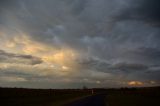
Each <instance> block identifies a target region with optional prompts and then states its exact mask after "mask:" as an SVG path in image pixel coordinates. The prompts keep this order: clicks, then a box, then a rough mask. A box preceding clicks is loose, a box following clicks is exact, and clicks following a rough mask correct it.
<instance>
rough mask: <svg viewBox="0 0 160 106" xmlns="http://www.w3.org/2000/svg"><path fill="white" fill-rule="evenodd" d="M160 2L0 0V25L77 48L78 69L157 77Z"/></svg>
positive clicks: (159, 59) (130, 0)
mask: <svg viewBox="0 0 160 106" xmlns="http://www.w3.org/2000/svg"><path fill="white" fill-rule="evenodd" d="M159 4H160V2H159V0H45V1H44V0H16V1H15V2H14V3H11V2H10V1H9V0H7V1H3V3H1V4H0V5H1V6H0V15H1V18H0V26H1V27H5V28H7V29H8V30H11V31H12V33H19V30H20V31H22V32H24V33H27V34H28V35H29V36H30V37H31V38H32V39H33V40H36V41H39V42H41V43H45V44H47V45H51V46H54V47H57V48H59V49H61V48H63V47H70V48H72V49H74V50H76V51H78V53H79V54H80V55H81V56H80V58H79V59H77V61H76V62H77V63H78V64H80V65H81V68H82V70H94V71H99V72H105V73H111V74H112V75H115V76H119V75H124V77H126V78H128V79H136V78H137V79H138V78H140V79H147V78H148V79H157V80H159V77H158V76H159V75H160V73H159V71H160V70H159V65H160V36H159V35H160V27H159V24H160V6H159ZM8 36H11V35H8Z"/></svg>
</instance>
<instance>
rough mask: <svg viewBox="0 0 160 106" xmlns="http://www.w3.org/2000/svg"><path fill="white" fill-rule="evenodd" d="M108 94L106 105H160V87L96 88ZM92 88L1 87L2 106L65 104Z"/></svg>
mask: <svg viewBox="0 0 160 106" xmlns="http://www.w3.org/2000/svg"><path fill="white" fill-rule="evenodd" d="M94 92H95V93H94V94H98V93H102V94H106V100H105V101H106V106H160V87H153V88H125V89H124V88H123V89H94ZM91 93H92V90H91V89H61V90H59V89H22V88H0V106H63V105H64V104H67V103H70V102H72V101H75V100H78V99H81V98H84V97H87V96H91V95H92V94H91Z"/></svg>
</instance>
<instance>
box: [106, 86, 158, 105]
mask: <svg viewBox="0 0 160 106" xmlns="http://www.w3.org/2000/svg"><path fill="white" fill-rule="evenodd" d="M106 104H107V106H160V89H159V88H139V89H121V90H112V91H110V93H109V94H108V95H107V99H106Z"/></svg>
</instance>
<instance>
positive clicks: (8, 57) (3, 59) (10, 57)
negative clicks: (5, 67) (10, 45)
mask: <svg viewBox="0 0 160 106" xmlns="http://www.w3.org/2000/svg"><path fill="white" fill-rule="evenodd" d="M42 62H43V61H42V60H41V59H40V58H38V57H34V56H31V55H21V54H14V53H8V52H5V51H3V50H0V63H21V64H30V65H35V64H41V63H42Z"/></svg>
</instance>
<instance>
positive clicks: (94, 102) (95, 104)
mask: <svg viewBox="0 0 160 106" xmlns="http://www.w3.org/2000/svg"><path fill="white" fill-rule="evenodd" d="M105 98H106V95H105V94H97V95H93V96H89V97H86V98H83V99H80V100H77V101H74V102H72V103H70V104H67V105H65V106H106V104H105Z"/></svg>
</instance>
